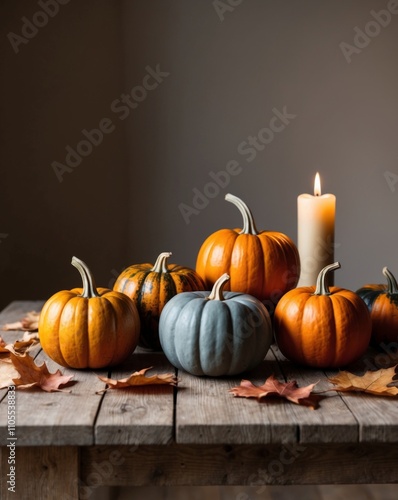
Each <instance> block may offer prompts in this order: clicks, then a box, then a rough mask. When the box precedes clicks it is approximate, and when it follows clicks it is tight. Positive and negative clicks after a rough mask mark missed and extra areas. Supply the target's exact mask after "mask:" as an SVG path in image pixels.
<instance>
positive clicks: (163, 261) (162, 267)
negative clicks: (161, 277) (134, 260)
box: [151, 252, 172, 273]
mask: <svg viewBox="0 0 398 500" xmlns="http://www.w3.org/2000/svg"><path fill="white" fill-rule="evenodd" d="M170 255H172V253H171V252H163V253H161V254H160V255H159V257H158V258H157V259H156V262H155V265H154V266H153V268H152V269H151V271H152V272H154V273H167V272H168V271H169V270H168V269H167V259H168V258H169V257H170Z"/></svg>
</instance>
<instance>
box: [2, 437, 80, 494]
mask: <svg viewBox="0 0 398 500" xmlns="http://www.w3.org/2000/svg"><path fill="white" fill-rule="evenodd" d="M8 456H9V452H8V449H7V448H5V447H3V448H1V471H2V477H1V486H0V498H2V500H9V499H15V498H20V499H25V498H32V499H33V498H37V499H39V498H40V500H53V499H54V498H62V499H63V500H69V499H70V500H76V499H77V498H79V493H78V492H79V485H78V473H79V458H78V449H77V448H75V447H71V446H51V447H32V448H31V447H24V448H19V447H17V454H16V464H15V467H16V470H15V493H14V492H13V491H10V490H9V489H8V488H9V487H10V486H11V484H7V474H9V471H10V465H9V464H8Z"/></svg>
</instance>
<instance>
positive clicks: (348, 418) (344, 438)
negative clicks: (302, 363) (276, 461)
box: [272, 344, 359, 443]
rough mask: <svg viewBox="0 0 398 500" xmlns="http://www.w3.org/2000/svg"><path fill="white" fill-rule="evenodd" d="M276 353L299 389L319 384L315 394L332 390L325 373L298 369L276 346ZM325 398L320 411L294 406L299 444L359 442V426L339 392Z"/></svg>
mask: <svg viewBox="0 0 398 500" xmlns="http://www.w3.org/2000/svg"><path fill="white" fill-rule="evenodd" d="M272 350H273V352H274V354H275V356H276V358H277V359H278V361H279V365H280V368H281V370H282V372H283V375H284V377H285V379H286V380H296V381H297V383H298V385H299V387H304V386H306V385H309V384H313V383H315V382H318V383H317V385H316V386H315V388H314V392H322V391H326V390H327V389H330V387H331V384H330V383H329V382H328V381H327V379H326V377H325V374H324V372H322V371H320V370H315V369H314V370H312V369H305V368H302V367H299V366H297V365H294V364H293V363H291V362H290V361H288V360H287V359H286V358H285V357H284V356H283V354H282V353H281V352H280V350H279V349H278V347H277V345H276V344H274V345H273V346H272ZM324 396H325V397H324V398H323V399H322V400H321V402H320V407H319V409H317V410H316V411H308V408H306V407H303V406H298V405H291V410H292V413H293V415H294V418H295V421H296V422H297V425H298V427H299V433H300V436H299V441H300V442H301V443H355V442H357V441H358V440H359V425H358V422H357V420H356V418H355V417H354V415H353V414H352V412H351V411H350V410H349V409H348V408H347V406H346V404H345V403H344V401H343V399H342V398H341V397H340V396H339V394H337V393H335V392H328V393H326V394H325V395H324Z"/></svg>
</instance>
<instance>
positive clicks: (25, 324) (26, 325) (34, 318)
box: [2, 311, 40, 332]
mask: <svg viewBox="0 0 398 500" xmlns="http://www.w3.org/2000/svg"><path fill="white" fill-rule="evenodd" d="M39 316H40V313H38V312H36V311H29V312H28V313H27V314H26V316H25V317H23V318H22V319H21V320H20V321H15V322H14V323H7V324H5V325H4V326H3V328H2V329H3V330H6V331H9V330H25V331H27V332H34V331H36V330H37V329H38V327H39Z"/></svg>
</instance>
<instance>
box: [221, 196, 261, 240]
mask: <svg viewBox="0 0 398 500" xmlns="http://www.w3.org/2000/svg"><path fill="white" fill-rule="evenodd" d="M225 199H226V200H227V201H230V202H231V203H233V204H234V205H236V206H237V207H238V208H239V210H240V213H241V214H242V217H243V228H242V231H241V232H240V233H239V234H254V235H256V234H258V233H259V232H258V231H257V228H256V225H255V223H254V219H253V215H252V213H251V211H250V209H249V207H248V206H247V205H246V203H244V202H243V201H242V200H241V199H240V198H238V197H237V196H234V195H233V194H229V193H228V194H226V195H225Z"/></svg>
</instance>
